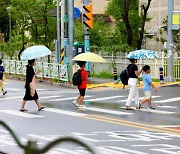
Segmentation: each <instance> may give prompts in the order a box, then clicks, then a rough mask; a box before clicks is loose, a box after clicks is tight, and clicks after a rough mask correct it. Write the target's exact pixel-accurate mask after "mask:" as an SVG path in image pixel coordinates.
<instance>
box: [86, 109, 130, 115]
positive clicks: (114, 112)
mask: <svg viewBox="0 0 180 154" xmlns="http://www.w3.org/2000/svg"><path fill="white" fill-rule="evenodd" d="M86 110H89V111H97V112H102V113H109V114H115V115H130V114H133V113H128V112H120V111H114V110H106V109H101V108H95V107H87V108H86Z"/></svg>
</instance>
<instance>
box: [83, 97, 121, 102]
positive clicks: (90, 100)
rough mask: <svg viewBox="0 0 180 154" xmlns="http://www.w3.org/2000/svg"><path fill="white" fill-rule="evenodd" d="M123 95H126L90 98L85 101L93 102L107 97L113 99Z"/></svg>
mask: <svg viewBox="0 0 180 154" xmlns="http://www.w3.org/2000/svg"><path fill="white" fill-rule="evenodd" d="M121 97H124V96H110V97H102V98H95V99H89V100H85V101H87V102H92V101H101V100H107V99H113V98H121Z"/></svg>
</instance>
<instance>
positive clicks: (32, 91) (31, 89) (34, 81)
mask: <svg viewBox="0 0 180 154" xmlns="http://www.w3.org/2000/svg"><path fill="white" fill-rule="evenodd" d="M29 85H30V95H31V96H32V97H33V96H34V95H35V91H36V78H35V75H34V76H33V78H32V82H31V83H30V84H29Z"/></svg>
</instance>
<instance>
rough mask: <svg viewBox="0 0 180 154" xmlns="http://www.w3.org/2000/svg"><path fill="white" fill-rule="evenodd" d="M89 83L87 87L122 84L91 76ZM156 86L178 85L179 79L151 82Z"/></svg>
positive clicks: (112, 86)
mask: <svg viewBox="0 0 180 154" xmlns="http://www.w3.org/2000/svg"><path fill="white" fill-rule="evenodd" d="M91 83H92V84H90V85H87V88H88V89H92V88H100V87H111V88H123V84H122V83H121V82H120V83H116V82H115V81H114V80H112V79H99V78H91ZM153 83H154V84H155V85H156V86H157V87H162V86H170V85H176V84H179V85H180V81H177V82H164V83H163V84H160V82H153ZM142 87H143V82H142V81H140V84H139V85H138V88H142ZM126 88H129V86H126Z"/></svg>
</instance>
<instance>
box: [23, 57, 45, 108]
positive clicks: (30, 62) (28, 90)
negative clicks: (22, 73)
mask: <svg viewBox="0 0 180 154" xmlns="http://www.w3.org/2000/svg"><path fill="white" fill-rule="evenodd" d="M35 65H36V62H35V59H33V60H28V65H27V66H26V67H27V69H26V83H25V88H26V92H25V96H24V98H23V101H22V105H21V109H20V111H22V112H23V111H28V110H27V109H25V108H24V106H25V104H26V101H30V100H35V102H36V105H37V106H38V110H39V111H40V110H42V109H44V108H45V107H44V106H41V104H40V103H39V100H38V99H39V97H38V94H37V92H36V90H35V85H34V89H33V90H34V91H33V92H32V86H31V84H32V83H33V82H35V81H33V80H35V76H36V75H37V74H38V73H40V70H37V72H36V73H34V69H33V66H35ZM33 78H34V79H33ZM33 84H35V83H33ZM32 93H33V94H32Z"/></svg>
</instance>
